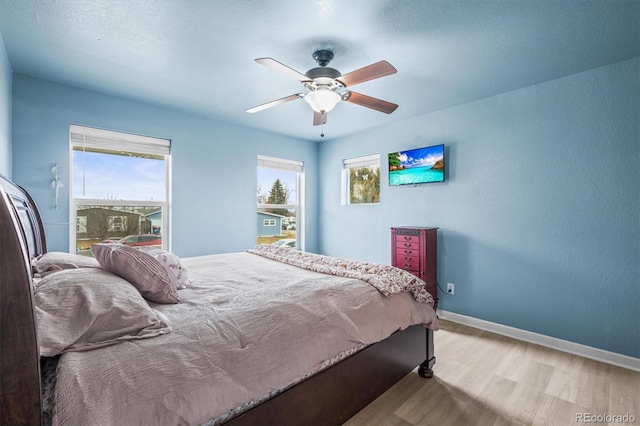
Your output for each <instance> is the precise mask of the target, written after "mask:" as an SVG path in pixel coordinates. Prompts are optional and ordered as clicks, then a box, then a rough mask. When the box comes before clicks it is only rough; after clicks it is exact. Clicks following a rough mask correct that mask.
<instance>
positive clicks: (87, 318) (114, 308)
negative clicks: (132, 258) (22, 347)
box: [34, 268, 171, 356]
mask: <svg viewBox="0 0 640 426" xmlns="http://www.w3.org/2000/svg"><path fill="white" fill-rule="evenodd" d="M34 303H35V309H36V317H37V319H38V321H37V323H38V342H39V344H40V355H42V356H54V355H58V354H61V353H64V352H75V351H86V350H90V349H95V348H100V347H103V346H109V345H114V344H116V343H119V342H122V341H125V340H135V339H147V338H150V337H155V336H159V335H161V334H167V333H169V332H171V327H169V326H168V325H167V324H166V323H164V322H163V321H162V320H161V319H160V318H159V317H158V316H157V315H156V312H155V311H154V310H153V309H151V308H150V307H149V304H148V303H147V301H146V300H144V299H143V298H142V296H140V293H139V292H138V290H136V288H135V287H134V286H132V285H131V284H130V283H129V282H127V281H126V280H124V279H122V278H120V277H118V276H116V275H115V274H112V273H110V272H107V271H103V270H102V269H100V268H80V269H68V270H64V271H60V272H57V273H55V274H50V275H47V276H46V277H45V278H43V279H42V281H41V282H40V285H39V286H38V288H37V289H36V291H35V294H34Z"/></svg>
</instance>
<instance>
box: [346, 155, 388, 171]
mask: <svg viewBox="0 0 640 426" xmlns="http://www.w3.org/2000/svg"><path fill="white" fill-rule="evenodd" d="M379 165H380V154H371V155H364V156H362V157H356V158H347V159H346V160H344V168H345V169H357V168H360V167H369V166H379Z"/></svg>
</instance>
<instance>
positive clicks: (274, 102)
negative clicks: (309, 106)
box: [247, 93, 302, 113]
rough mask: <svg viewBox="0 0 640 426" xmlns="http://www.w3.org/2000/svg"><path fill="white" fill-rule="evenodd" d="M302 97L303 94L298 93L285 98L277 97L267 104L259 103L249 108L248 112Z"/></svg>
mask: <svg viewBox="0 0 640 426" xmlns="http://www.w3.org/2000/svg"><path fill="white" fill-rule="evenodd" d="M301 97H302V95H301V94H298V93H296V94H295V95H290V96H287V97H284V98H280V99H276V100H275V101H271V102H267V103H266V104H262V105H257V106H254V107H252V108H249V109H247V112H250V113H254V112H258V111H262V110H263V109H267V108H271V107H274V106H276V105H280V104H283V103H285V102H289V101H295V100H296V99H300V98H301Z"/></svg>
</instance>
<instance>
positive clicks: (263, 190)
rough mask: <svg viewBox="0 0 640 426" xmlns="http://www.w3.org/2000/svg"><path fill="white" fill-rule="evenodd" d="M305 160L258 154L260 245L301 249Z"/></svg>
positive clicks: (258, 235)
mask: <svg viewBox="0 0 640 426" xmlns="http://www.w3.org/2000/svg"><path fill="white" fill-rule="evenodd" d="M301 176H302V163H300V162H294V161H290V160H282V159H275V158H270V157H261V156H259V157H258V168H257V177H258V182H257V194H256V204H257V237H256V242H257V243H258V244H275V245H282V246H283V247H295V248H300V235H301V234H300V230H299V227H298V225H299V223H301V221H300V217H301V210H300V193H299V191H298V188H299V182H300V179H301Z"/></svg>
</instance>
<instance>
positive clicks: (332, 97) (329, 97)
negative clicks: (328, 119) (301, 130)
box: [304, 89, 342, 114]
mask: <svg viewBox="0 0 640 426" xmlns="http://www.w3.org/2000/svg"><path fill="white" fill-rule="evenodd" d="M304 100H305V101H307V103H308V104H309V105H311V108H313V110H314V111H316V112H319V113H320V114H326V113H328V112H329V111H331V110H332V109H333V108H334V107H335V106H336V105H337V104H338V102H340V101H341V100H342V96H340V95H339V94H337V93H336V92H334V91H331V90H329V89H318V90H315V91H313V92H309V93H307V94H306V95H305V96H304Z"/></svg>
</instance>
